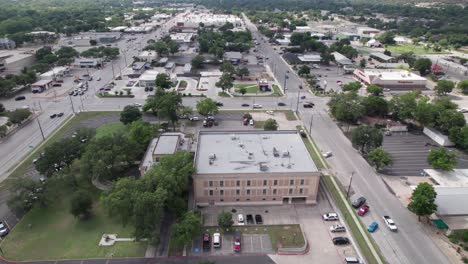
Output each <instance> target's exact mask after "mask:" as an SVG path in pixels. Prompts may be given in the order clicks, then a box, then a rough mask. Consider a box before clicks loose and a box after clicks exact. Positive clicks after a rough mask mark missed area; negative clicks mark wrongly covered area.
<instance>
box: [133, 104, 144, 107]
mask: <svg viewBox="0 0 468 264" xmlns="http://www.w3.org/2000/svg"><path fill="white" fill-rule="evenodd" d="M133 106H136V107H142V106H143V105H142V104H140V103H134V104H133Z"/></svg>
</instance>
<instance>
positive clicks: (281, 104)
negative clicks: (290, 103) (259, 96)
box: [278, 102, 286, 106]
mask: <svg viewBox="0 0 468 264" xmlns="http://www.w3.org/2000/svg"><path fill="white" fill-rule="evenodd" d="M285 105H286V104H285V103H283V102H279V103H278V106H285Z"/></svg>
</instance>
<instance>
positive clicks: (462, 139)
mask: <svg viewBox="0 0 468 264" xmlns="http://www.w3.org/2000/svg"><path fill="white" fill-rule="evenodd" d="M449 139H450V140H451V141H452V142H453V143H455V145H456V146H457V147H458V148H461V149H462V150H465V151H466V150H468V126H463V127H453V128H451V129H450V131H449Z"/></svg>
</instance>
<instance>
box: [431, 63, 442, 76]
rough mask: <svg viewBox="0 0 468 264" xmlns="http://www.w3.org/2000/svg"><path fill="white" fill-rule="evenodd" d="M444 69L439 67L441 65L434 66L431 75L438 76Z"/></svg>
mask: <svg viewBox="0 0 468 264" xmlns="http://www.w3.org/2000/svg"><path fill="white" fill-rule="evenodd" d="M442 70H443V69H442V67H441V66H440V65H439V64H436V63H434V64H432V66H431V73H432V74H434V75H438V74H440V73H441V72H442Z"/></svg>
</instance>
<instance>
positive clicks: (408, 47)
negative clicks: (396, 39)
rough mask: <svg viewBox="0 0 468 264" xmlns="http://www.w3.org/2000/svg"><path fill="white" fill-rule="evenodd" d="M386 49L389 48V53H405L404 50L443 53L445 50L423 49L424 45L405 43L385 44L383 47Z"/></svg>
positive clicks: (421, 52)
mask: <svg viewBox="0 0 468 264" xmlns="http://www.w3.org/2000/svg"><path fill="white" fill-rule="evenodd" d="M385 48H386V49H387V50H389V51H390V52H391V53H399V54H401V53H406V52H413V53H414V54H417V55H418V54H444V53H446V52H444V51H441V52H437V51H434V50H432V49H429V48H428V49H425V48H424V46H416V45H411V44H405V45H395V46H386V47H385Z"/></svg>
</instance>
